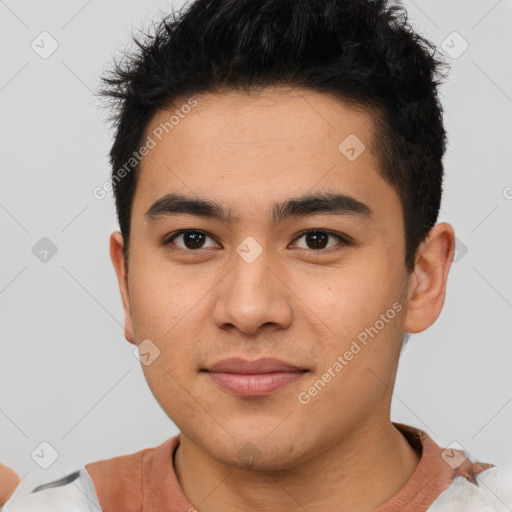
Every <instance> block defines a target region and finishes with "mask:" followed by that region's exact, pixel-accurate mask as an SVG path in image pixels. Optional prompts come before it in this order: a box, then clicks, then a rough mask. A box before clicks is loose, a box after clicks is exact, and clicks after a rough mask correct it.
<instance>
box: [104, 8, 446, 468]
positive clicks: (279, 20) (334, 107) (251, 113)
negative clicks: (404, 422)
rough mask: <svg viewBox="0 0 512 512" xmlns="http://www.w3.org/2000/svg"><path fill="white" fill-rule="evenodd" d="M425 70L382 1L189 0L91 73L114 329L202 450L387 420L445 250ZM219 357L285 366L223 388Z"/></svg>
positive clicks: (267, 450) (288, 440) (436, 293)
mask: <svg viewBox="0 0 512 512" xmlns="http://www.w3.org/2000/svg"><path fill="white" fill-rule="evenodd" d="M440 66H441V62H440V61H439V60H438V59H437V57H436V55H435V50H434V48H433V47H432V46H431V45H430V44H429V43H428V42H427V41H426V40H424V39H423V38H421V37H420V36H419V35H417V34H415V33H414V32H413V30H412V29H411V28H410V27H409V25H408V23H407V20H406V16H405V14H404V12H402V11H401V10H400V9H399V8H398V7H395V6H389V5H387V3H386V2H384V1H373V2H372V1H368V0H344V1H342V0H296V1H294V2H289V1H288V0H214V1H212V0H198V1H195V2H193V3H191V4H190V5H189V6H188V7H187V9H186V10H184V11H183V12H181V13H179V14H178V15H176V14H173V15H172V16H169V17H168V18H165V19H164V20H163V21H162V22H161V23H160V24H159V25H158V26H157V27H156V29H155V33H154V34H153V35H148V36H147V37H146V39H145V40H143V41H138V45H137V50H136V51H135V52H133V53H132V54H131V55H129V56H127V58H126V59H125V60H124V61H122V62H121V63H119V64H116V66H115V67H114V69H113V70H112V73H111V74H110V75H108V76H106V77H105V78H104V83H105V88H104V89H103V91H102V93H103V94H104V95H106V96H108V97H110V98H112V99H113V100H114V101H115V102H116V104H115V107H116V110H115V111H114V112H115V117H114V120H115V126H116V133H115V140H114V144H113V147H112V150H111V153H110V158H111V164H112V184H113V190H114V195H115V200H116V207H117V214H118V220H119V225H120V233H119V232H116V233H113V234H112V236H111V257H112V261H113V263H114V267H115V270H116V273H117V277H118V280H119V286H120V290H121V295H122V300H123V307H124V311H125V336H126V339H127V340H128V341H129V342H131V343H133V344H137V345H139V344H141V343H145V344H146V345H145V346H146V347H150V348H151V350H149V353H151V354H152V355H151V356H149V357H150V359H151V362H150V364H147V365H143V369H144V372H145V376H146V378H147V381H148V384H149V386H150V388H151V390H152V392H153V394H154V396H155V398H156V399H157V401H158V402H159V403H160V405H161V406H162V408H163V409H164V410H165V412H166V413H167V414H168V415H169V417H170V418H171V419H172V420H173V421H174V423H175V424H176V425H177V426H178V428H179V429H180V430H181V432H182V434H183V435H186V436H187V437H188V438H189V439H191V440H193V442H194V443H195V444H196V445H198V446H200V447H202V448H203V449H204V450H206V451H207V452H208V453H210V454H211V455H212V456H213V457H215V458H217V459H218V460H222V461H225V462H227V463H230V464H238V465H243V464H245V462H244V460H245V459H244V458H243V457H240V453H239V450H243V448H244V447H247V446H248V445H247V443H252V445H254V446H257V447H258V448H257V449H258V453H259V454H260V456H261V461H260V462H259V465H260V467H262V468H277V467H281V468H284V467H287V466H291V465H293V464H294V463H297V462H298V461H300V460H305V459H306V458H307V457H310V456H311V454H313V453H317V452H318V450H319V449H320V450H321V449H327V448H328V445H329V443H332V440H333V439H338V440H340V441H341V440H342V439H344V438H348V437H350V435H353V433H354V432H355V431H356V430H357V429H358V428H362V427H364V426H371V425H378V424H379V422H384V421H389V408H390V401H391V390H392V388H393V384H394V379H395V374H396V369H397V365H398V359H399V354H400V347H401V343H402V339H403V337H404V334H405V333H414V332H420V331H423V330H425V329H426V328H428V327H429V326H430V325H431V324H432V323H433V322H434V321H435V320H436V318H437V317H438V315H439V314H440V311H441V308H442V305H443V302H444V297H445V288H446V281H447V276H448V271H449V268H450V263H451V259H452V257H453V252H454V242H453V229H452V228H451V226H450V225H449V224H446V223H441V224H436V222H437V217H438V213H439V208H440V203H441V194H442V178H443V166H442V156H443V154H444V151H445V144H446V140H445V139H446V135H445V131H444V128H443V121H442V108H441V105H440V103H439V100H438V95H437V87H438V85H439V80H440V76H441V75H440V73H439V70H440ZM144 340H146V341H144ZM148 340H150V341H148ZM228 357H239V358H243V359H246V360H255V359H259V358H262V357H274V358H278V359H281V360H283V361H286V362H288V363H290V364H292V365H294V366H296V367H298V368H299V369H300V370H301V372H300V376H296V377H297V378H294V379H293V381H290V382H289V383H288V384H286V385H284V386H282V387H280V388H278V389H276V390H275V391H273V392H270V393H266V394H264V395H260V396H256V395H254V396H239V395H236V394H234V393H232V392H230V391H227V390H226V389H225V388H224V387H222V386H220V385H218V382H217V381H215V380H213V379H212V378H211V373H212V372H209V371H208V370H209V369H211V367H212V365H213V364H214V363H216V362H218V361H220V360H222V359H225V358H228ZM315 390H316V391H315ZM252 445H251V446H252Z"/></svg>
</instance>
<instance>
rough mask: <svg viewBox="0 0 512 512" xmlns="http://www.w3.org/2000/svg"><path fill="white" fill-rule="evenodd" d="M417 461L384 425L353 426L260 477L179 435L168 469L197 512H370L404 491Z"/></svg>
mask: <svg viewBox="0 0 512 512" xmlns="http://www.w3.org/2000/svg"><path fill="white" fill-rule="evenodd" d="M419 460H420V457H419V455H418V454H417V453H416V452H415V451H414V449H413V448H412V447H411V446H410V445H409V443H408V442H407V440H406V439H405V438H404V436H403V435H402V434H401V433H400V432H399V431H398V430H397V429H396V428H395V427H394V426H393V425H392V424H391V422H390V421H389V420H388V421H387V422H385V423H384V424H378V425H377V426H373V427H370V426H361V427H358V429H357V431H356V432H353V433H352V434H351V435H350V436H349V437H345V438H344V439H343V440H342V441H340V442H337V443H335V444H334V445H333V446H331V447H330V448H329V450H328V451H326V452H323V453H318V454H317V455H315V457H314V458H313V459H310V460H308V461H307V463H306V464H302V465H300V466H296V467H292V468H289V469H286V470H279V471H265V472H262V471H249V470H247V469H239V468H233V466H227V465H225V464H222V463H221V462H219V461H217V460H214V459H212V458H211V457H209V456H208V454H207V453H205V452H204V451H203V450H202V449H201V448H200V447H199V446H198V445H196V444H195V443H193V442H192V441H191V440H190V439H189V438H187V437H186V436H184V435H183V434H182V435H181V441H180V445H179V447H178V449H177V451H176V453H175V460H174V467H175V472H176V476H177V479H178V482H179V483H180V486H181V488H182V490H183V492H184V494H185V496H186V497H187V498H188V500H189V501H190V502H191V503H193V504H194V505H195V506H196V507H199V509H200V510H201V512H217V511H219V510H222V511H223V512H235V511H236V512H249V511H254V510H258V511H260V512H266V511H274V510H276V509H277V510H281V511H283V512H295V511H298V510H308V511H310V512H320V511H323V512H325V511H330V510H336V511H337V512H349V511H350V512H354V511H357V512H374V511H375V509H376V508H378V507H379V506H380V505H382V504H383V503H385V502H386V501H388V500H389V499H390V498H391V497H392V496H394V495H395V494H396V493H397V492H399V491H400V490H401V489H402V488H403V487H404V485H405V484H406V483H407V481H408V480H409V479H410V477H411V476H412V474H413V473H414V471H415V470H416V467H417V466H418V463H419ZM196 468H201V471H200V472H199V471H197V469H196Z"/></svg>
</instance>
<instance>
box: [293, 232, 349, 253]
mask: <svg viewBox="0 0 512 512" xmlns="http://www.w3.org/2000/svg"><path fill="white" fill-rule="evenodd" d="M329 237H331V239H332V238H337V239H338V241H341V242H342V245H348V241H347V240H345V239H344V238H343V237H342V236H340V235H336V234H334V233H331V232H330V231H321V230H314V231H306V232H305V233H302V234H301V235H300V236H299V237H298V238H296V239H295V240H296V241H297V240H300V239H301V238H305V242H306V247H301V249H314V250H319V249H329V248H330V247H332V246H333V245H336V244H331V245H329Z"/></svg>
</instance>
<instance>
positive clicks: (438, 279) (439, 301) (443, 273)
mask: <svg viewBox="0 0 512 512" xmlns="http://www.w3.org/2000/svg"><path fill="white" fill-rule="evenodd" d="M454 254H455V234H454V230H453V227H452V226H451V225H450V224H448V223H447V222H442V223H439V224H436V225H435V226H434V227H433V228H432V229H431V231H430V233H429V235H428V237H427V238H426V239H425V240H424V241H423V242H422V244H421V245H420V247H419V248H418V251H417V256H416V263H415V266H414V270H413V274H412V276H411V278H410V285H409V298H408V310H407V316H406V319H405V323H404V330H405V331H406V332H410V333H417V332H422V331H424V330H425V329H427V328H428V327H430V326H431V325H432V324H433V323H434V322H435V321H436V319H437V318H438V317H439V315H440V314H441V310H442V308H443V304H444V300H445V296H446V283H447V280H448V273H449V271H450V267H451V264H452V260H453V256H454Z"/></svg>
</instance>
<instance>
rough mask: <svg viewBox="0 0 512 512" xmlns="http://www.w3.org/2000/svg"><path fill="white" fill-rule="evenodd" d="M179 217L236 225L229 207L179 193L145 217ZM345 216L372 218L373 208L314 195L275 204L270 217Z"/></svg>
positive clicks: (334, 195) (343, 197) (160, 201)
mask: <svg viewBox="0 0 512 512" xmlns="http://www.w3.org/2000/svg"><path fill="white" fill-rule="evenodd" d="M179 214H189V215H195V216H197V217H206V218H212V219H217V220H219V221H222V222H231V223H233V222H237V220H238V217H236V216H235V215H233V213H232V212H231V210H230V209H229V208H226V207H225V206H224V205H222V204H219V203H217V202H215V201H212V200H207V199H195V198H191V197H186V196H183V195H179V194H172V193H171V194H167V195H165V196H163V197H161V198H160V199H158V200H157V201H156V202H155V203H153V204H152V205H151V206H150V207H149V209H148V210H147V211H146V213H145V214H144V217H145V218H146V219H147V220H148V221H154V220H157V219H159V218H162V217H171V216H174V215H179ZM322 214H327V215H343V216H345V215H347V216H356V217H360V218H362V219H370V218H373V215H374V214H373V211H372V209H371V208H370V207H369V206H368V205H367V204H365V203H362V202H361V201H359V200H357V199H355V198H354V197H352V196H349V195H347V194H342V193H327V192H325V193H316V194H307V195H304V196H300V197H294V198H291V199H288V200H286V201H283V202H281V203H275V204H274V205H272V208H271V218H272V219H273V221H274V222H275V223H279V222H282V221H284V220H286V219H288V218H291V217H307V216H310V215H322Z"/></svg>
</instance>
